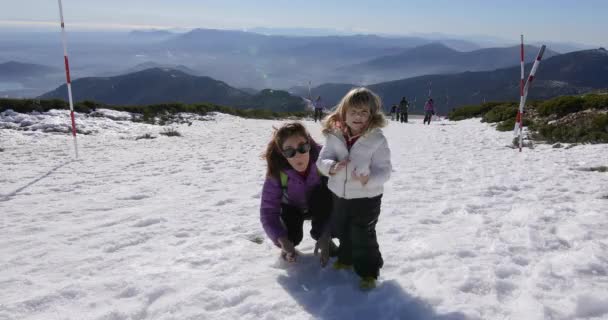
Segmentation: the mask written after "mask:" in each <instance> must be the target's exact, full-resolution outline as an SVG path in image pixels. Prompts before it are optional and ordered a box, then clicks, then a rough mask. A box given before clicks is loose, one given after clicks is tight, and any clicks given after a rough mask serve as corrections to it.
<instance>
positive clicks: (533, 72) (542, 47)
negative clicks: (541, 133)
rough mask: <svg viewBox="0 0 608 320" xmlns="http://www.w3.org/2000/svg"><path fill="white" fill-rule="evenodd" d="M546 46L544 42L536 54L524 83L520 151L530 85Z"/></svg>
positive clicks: (520, 108)
mask: <svg viewBox="0 0 608 320" xmlns="http://www.w3.org/2000/svg"><path fill="white" fill-rule="evenodd" d="M545 48H546V46H545V45H544V44H543V45H542V46H541V47H540V51H538V55H537V56H536V60H534V64H533V65H532V70H530V75H529V76H528V80H526V84H525V85H524V95H523V99H522V102H521V103H520V105H519V110H520V114H521V117H520V118H521V119H520V121H519V123H520V125H519V152H521V147H522V141H523V134H522V129H523V114H524V106H525V105H526V99H527V98H528V92H529V91H530V86H531V85H532V82H533V81H534V79H535V78H534V77H535V75H536V70H538V66H539V65H540V60H541V59H542V58H543V54H544V53H545Z"/></svg>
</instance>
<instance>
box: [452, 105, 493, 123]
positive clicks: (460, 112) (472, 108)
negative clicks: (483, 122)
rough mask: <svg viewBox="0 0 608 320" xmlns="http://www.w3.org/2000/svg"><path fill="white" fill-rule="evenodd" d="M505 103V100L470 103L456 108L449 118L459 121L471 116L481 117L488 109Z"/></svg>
mask: <svg viewBox="0 0 608 320" xmlns="http://www.w3.org/2000/svg"><path fill="white" fill-rule="evenodd" d="M501 104H504V102H486V103H482V104H480V105H469V106H463V107H459V108H457V109H455V110H454V111H452V112H450V113H448V119H450V120H452V121H459V120H464V119H469V118H475V117H481V116H483V115H484V114H486V113H487V112H488V111H490V110H492V108H494V107H495V106H498V105H501Z"/></svg>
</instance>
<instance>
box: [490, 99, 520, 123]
mask: <svg viewBox="0 0 608 320" xmlns="http://www.w3.org/2000/svg"><path fill="white" fill-rule="evenodd" d="M518 107H519V106H518V105H516V104H515V103H508V104H504V105H499V106H495V107H493V108H492V109H490V110H489V111H488V112H486V113H485V114H484V115H483V117H482V118H481V121H482V122H490V123H494V122H501V121H505V120H507V119H511V118H513V119H515V116H517V108H518Z"/></svg>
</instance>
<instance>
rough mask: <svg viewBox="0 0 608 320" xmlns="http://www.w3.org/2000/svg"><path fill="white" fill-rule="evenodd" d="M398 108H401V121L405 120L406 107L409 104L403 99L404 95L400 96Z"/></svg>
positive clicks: (406, 116) (406, 115)
mask: <svg viewBox="0 0 608 320" xmlns="http://www.w3.org/2000/svg"><path fill="white" fill-rule="evenodd" d="M399 108H400V110H401V122H407V118H408V114H407V112H408V110H407V109H408V108H409V104H408V102H407V100H406V99H405V97H403V98H401V102H399Z"/></svg>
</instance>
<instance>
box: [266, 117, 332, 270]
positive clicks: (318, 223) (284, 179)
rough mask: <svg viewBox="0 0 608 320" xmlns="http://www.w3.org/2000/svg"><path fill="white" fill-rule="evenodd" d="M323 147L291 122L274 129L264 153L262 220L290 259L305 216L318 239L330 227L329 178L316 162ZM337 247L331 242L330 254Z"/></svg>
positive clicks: (273, 240)
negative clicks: (322, 172) (264, 175)
mask: <svg viewBox="0 0 608 320" xmlns="http://www.w3.org/2000/svg"><path fill="white" fill-rule="evenodd" d="M320 150H321V146H320V145H318V144H317V143H316V142H315V141H314V140H313V139H312V137H311V136H310V134H308V132H307V131H306V128H305V127H304V126H303V125H302V124H300V123H298V122H291V123H286V124H284V125H283V126H281V127H280V128H279V129H277V130H276V131H275V132H274V133H273V136H272V139H271V140H270V142H269V143H268V146H267V147H266V151H265V153H264V159H266V162H267V171H266V181H265V182H264V186H263V189H262V203H261V206H260V221H261V222H262V226H263V227H264V231H266V234H267V235H268V237H269V238H270V240H272V242H273V243H274V244H275V245H276V246H278V247H279V248H281V257H282V258H283V259H285V260H286V261H288V262H295V261H296V259H297V252H296V250H295V247H296V246H297V245H298V244H299V243H300V242H301V241H302V238H303V224H304V220H308V219H310V220H312V228H311V230H310V235H311V236H312V238H313V239H315V240H318V239H319V238H320V237H321V235H322V234H324V233H325V231H326V229H327V222H328V219H329V214H330V212H331V207H332V200H331V192H330V191H329V190H328V189H327V178H326V177H323V176H322V175H320V174H319V172H318V171H317V168H316V166H315V162H316V161H317V158H318V157H319V151H320ZM332 248H333V250H332ZM335 249H336V248H335V245H333V243H331V244H330V247H329V250H330V252H329V254H330V255H333V254H332V252H331V251H335ZM324 253H326V252H324Z"/></svg>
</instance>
